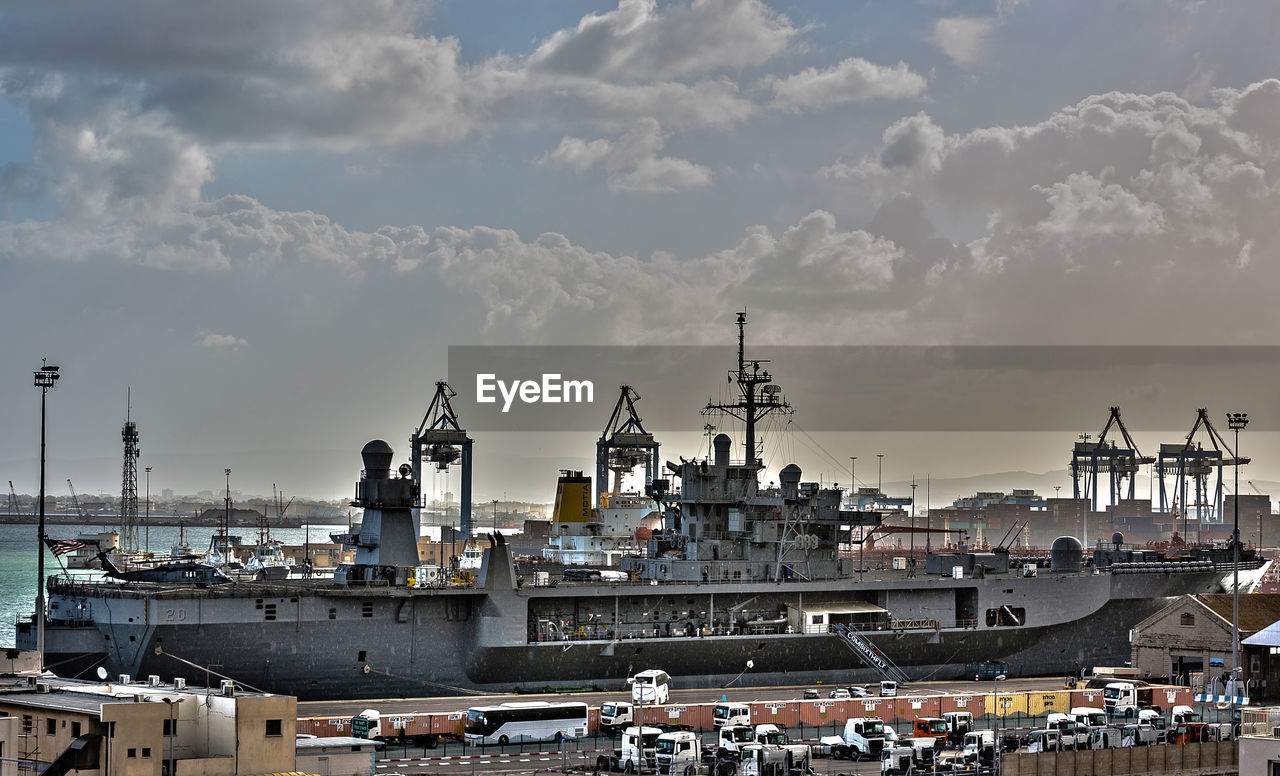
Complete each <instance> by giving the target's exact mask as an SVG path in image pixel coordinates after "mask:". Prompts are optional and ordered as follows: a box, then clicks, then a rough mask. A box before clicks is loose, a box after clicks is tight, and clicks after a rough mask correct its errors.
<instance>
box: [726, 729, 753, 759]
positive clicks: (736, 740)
mask: <svg viewBox="0 0 1280 776" xmlns="http://www.w3.org/2000/svg"><path fill="white" fill-rule="evenodd" d="M755 740H756V731H755V730H754V729H753V728H752V727H751V726H750V725H725V726H724V727H722V728H720V736H719V739H718V746H719V748H720V749H722V750H724V751H726V752H733V753H735V754H736V753H737V752H739V751H740V750H741V749H742V747H744V746H746V745H747V744H751V743H755Z"/></svg>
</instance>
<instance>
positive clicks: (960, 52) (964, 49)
mask: <svg viewBox="0 0 1280 776" xmlns="http://www.w3.org/2000/svg"><path fill="white" fill-rule="evenodd" d="M996 25H997V20H996V19H994V18H990V17H972V16H951V17H947V18H944V19H939V20H938V21H936V22H934V25H933V35H932V36H930V40H931V41H932V42H933V44H934V45H935V46H937V47H938V48H939V49H941V50H942V53H944V54H946V55H947V56H948V57H950V58H951V61H952V62H954V63H955V64H956V65H958V66H960V67H968V66H970V65H972V64H974V63H975V62H977V61H978V60H979V59H980V58H981V57H982V53H983V49H984V48H985V47H986V44H987V38H988V37H989V36H990V35H991V32H992V31H993V30H994V29H995V28H996Z"/></svg>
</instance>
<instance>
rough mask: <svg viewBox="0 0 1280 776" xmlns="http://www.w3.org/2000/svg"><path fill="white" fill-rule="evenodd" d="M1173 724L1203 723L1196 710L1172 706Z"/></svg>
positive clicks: (1188, 707)
mask: <svg viewBox="0 0 1280 776" xmlns="http://www.w3.org/2000/svg"><path fill="white" fill-rule="evenodd" d="M1171 716H1172V719H1173V724H1175V725H1177V724H1180V723H1184V722H1203V721H1204V720H1202V719H1201V718H1200V715H1199V714H1197V713H1196V710H1195V709H1193V708H1191V707H1190V706H1174V707H1173V711H1172V712H1171Z"/></svg>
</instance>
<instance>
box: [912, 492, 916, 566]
mask: <svg viewBox="0 0 1280 776" xmlns="http://www.w3.org/2000/svg"><path fill="white" fill-rule="evenodd" d="M911 562H912V563H915V562H916V476H915V475H914V474H913V475H911Z"/></svg>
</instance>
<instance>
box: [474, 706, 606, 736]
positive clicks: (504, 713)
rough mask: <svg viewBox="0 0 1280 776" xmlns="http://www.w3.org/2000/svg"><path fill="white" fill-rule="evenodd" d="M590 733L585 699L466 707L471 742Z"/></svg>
mask: <svg viewBox="0 0 1280 776" xmlns="http://www.w3.org/2000/svg"><path fill="white" fill-rule="evenodd" d="M586 735H587V704H585V703H547V702H546V701H532V702H529V703H504V704H502V705H500V706H476V707H474V708H471V709H467V724H466V737H467V743H469V744H495V743H496V744H508V743H511V742H512V741H516V742H520V741H556V740H559V739H561V738H564V739H569V738H582V737H585V736H586Z"/></svg>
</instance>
